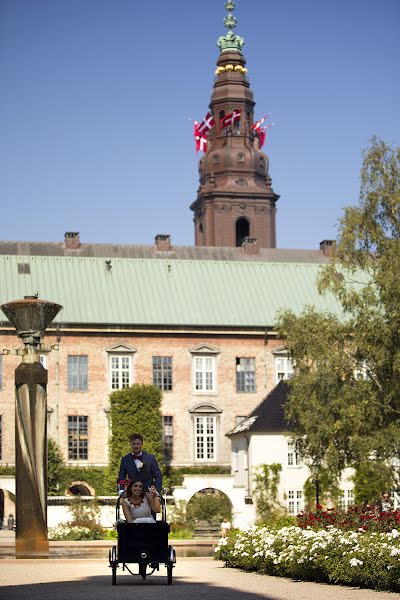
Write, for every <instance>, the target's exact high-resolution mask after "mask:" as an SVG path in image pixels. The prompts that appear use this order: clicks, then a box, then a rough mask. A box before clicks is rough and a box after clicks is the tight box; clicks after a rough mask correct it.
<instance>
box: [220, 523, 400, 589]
mask: <svg viewBox="0 0 400 600" xmlns="http://www.w3.org/2000/svg"><path fill="white" fill-rule="evenodd" d="M215 557H216V558H217V559H219V560H223V561H225V563H226V564H227V566H231V567H237V568H240V569H244V570H247V571H258V572H260V573H265V574H268V575H277V576H281V577H291V578H294V579H302V580H308V581H318V582H326V583H336V584H344V585H351V586H361V587H368V588H373V589H378V590H392V591H400V534H399V531H398V530H397V529H393V530H392V531H391V532H387V533H376V532H369V531H358V532H354V531H352V532H343V531H341V530H340V529H336V528H335V527H330V528H329V529H321V530H319V531H313V530H312V529H301V528H300V527H283V528H282V529H279V530H273V529H270V528H268V527H252V528H250V529H249V530H248V531H240V532H239V533H237V534H236V536H235V537H233V538H228V539H221V540H220V541H219V543H218V544H217V546H216V548H215Z"/></svg>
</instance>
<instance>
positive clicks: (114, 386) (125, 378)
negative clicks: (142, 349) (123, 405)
mask: <svg viewBox="0 0 400 600" xmlns="http://www.w3.org/2000/svg"><path fill="white" fill-rule="evenodd" d="M106 352H107V354H108V387H109V389H110V390H122V389H123V388H126V387H129V386H130V385H132V383H133V356H134V354H135V352H136V348H131V347H130V346H126V345H125V344H119V345H118V346H113V347H112V348H107V349H106Z"/></svg>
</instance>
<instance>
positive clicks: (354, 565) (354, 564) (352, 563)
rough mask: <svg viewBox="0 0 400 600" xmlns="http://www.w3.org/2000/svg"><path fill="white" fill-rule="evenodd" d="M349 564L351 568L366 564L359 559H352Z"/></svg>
mask: <svg viewBox="0 0 400 600" xmlns="http://www.w3.org/2000/svg"><path fill="white" fill-rule="evenodd" d="M349 562H350V566H351V567H357V566H358V565H363V564H364V562H363V561H362V560H359V559H358V558H351V559H350V561H349Z"/></svg>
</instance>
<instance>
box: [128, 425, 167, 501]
mask: <svg viewBox="0 0 400 600" xmlns="http://www.w3.org/2000/svg"><path fill="white" fill-rule="evenodd" d="M129 441H130V443H131V448H132V452H130V453H129V454H126V455H125V456H123V457H122V459H121V466H120V468H119V475H118V493H119V494H120V495H121V494H122V492H123V491H124V489H125V479H126V477H127V476H128V477H129V479H134V480H139V481H141V482H142V483H143V488H144V489H145V490H147V489H148V488H149V486H150V485H154V486H155V487H156V490H157V492H160V491H161V486H162V475H161V471H160V467H159V466H158V462H157V460H156V457H155V456H154V454H150V453H149V452H145V451H144V450H143V436H142V434H140V433H132V435H131V436H130V438H129Z"/></svg>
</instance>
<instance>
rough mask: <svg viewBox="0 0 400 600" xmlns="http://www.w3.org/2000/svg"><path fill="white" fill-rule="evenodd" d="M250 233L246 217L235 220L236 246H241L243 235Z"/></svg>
mask: <svg viewBox="0 0 400 600" xmlns="http://www.w3.org/2000/svg"><path fill="white" fill-rule="evenodd" d="M249 235H250V223H249V222H248V220H247V219H244V218H242V219H238V220H237V221H236V246H241V245H242V243H243V240H244V238H245V237H247V236H249Z"/></svg>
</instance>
